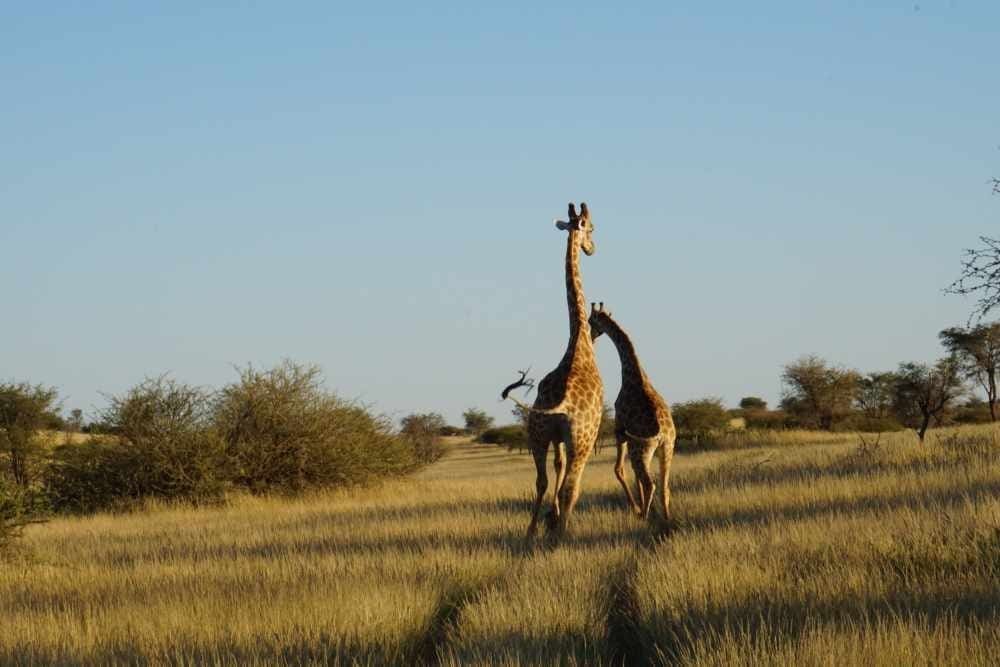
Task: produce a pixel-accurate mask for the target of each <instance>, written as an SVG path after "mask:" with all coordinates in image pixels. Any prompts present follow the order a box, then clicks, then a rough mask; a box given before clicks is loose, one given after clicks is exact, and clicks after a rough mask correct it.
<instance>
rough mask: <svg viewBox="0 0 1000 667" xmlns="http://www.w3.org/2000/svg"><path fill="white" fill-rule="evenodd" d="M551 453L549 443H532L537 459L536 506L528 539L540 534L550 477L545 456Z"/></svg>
mask: <svg viewBox="0 0 1000 667" xmlns="http://www.w3.org/2000/svg"><path fill="white" fill-rule="evenodd" d="M548 453H549V443H547V442H546V443H544V444H543V443H537V442H533V443H531V455H532V457H534V459H535V504H534V507H533V509H532V511H531V524H529V525H528V539H531V538H533V537H535V536H536V535H537V534H538V514H539V512H540V511H541V509H542V501H543V500H544V499H545V492H546V491H548V490H549V477H548V475H547V474H546V472H545V456H546V455H547V454H548Z"/></svg>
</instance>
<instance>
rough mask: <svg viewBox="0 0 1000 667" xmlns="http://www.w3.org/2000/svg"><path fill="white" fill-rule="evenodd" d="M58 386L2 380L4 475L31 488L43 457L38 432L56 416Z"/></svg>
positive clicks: (0, 455) (0, 466) (0, 463)
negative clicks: (55, 387)
mask: <svg viewBox="0 0 1000 667" xmlns="http://www.w3.org/2000/svg"><path fill="white" fill-rule="evenodd" d="M55 402H56V391H55V389H52V388H49V387H44V386H42V385H31V384H28V383H27V382H4V383H0V475H5V476H8V477H9V478H10V479H11V480H12V481H13V482H14V483H15V484H17V485H18V486H20V487H21V488H22V489H27V488H28V487H29V486H30V485H31V483H32V478H33V477H34V473H35V471H36V469H37V467H38V466H39V462H40V461H41V459H42V453H43V447H42V441H41V438H40V437H39V435H38V433H39V431H40V430H42V429H44V428H46V427H47V426H48V425H49V424H50V423H51V422H52V420H53V419H54V418H58V417H57V416H56V415H55V414H54V413H55V410H56V409H57V408H56V405H55Z"/></svg>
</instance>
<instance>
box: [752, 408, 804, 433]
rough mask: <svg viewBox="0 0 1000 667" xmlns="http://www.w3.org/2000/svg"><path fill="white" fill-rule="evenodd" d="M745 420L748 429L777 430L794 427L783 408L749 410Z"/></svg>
mask: <svg viewBox="0 0 1000 667" xmlns="http://www.w3.org/2000/svg"><path fill="white" fill-rule="evenodd" d="M743 420H744V422H745V424H746V427H747V428H748V429H758V430H767V431H777V430H781V429H783V428H792V421H793V420H791V419H789V416H788V415H787V414H785V412H784V411H783V410H747V411H746V412H744V413H743Z"/></svg>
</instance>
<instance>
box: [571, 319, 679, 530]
mask: <svg viewBox="0 0 1000 667" xmlns="http://www.w3.org/2000/svg"><path fill="white" fill-rule="evenodd" d="M590 307H591V310H590V335H591V336H592V337H593V338H594V340H597V338H598V337H599V336H600V335H601V334H607V336H608V338H610V339H611V342H613V343H614V344H615V347H616V348H617V349H618V357H619V359H620V360H621V368H622V388H621V391H619V392H618V398H616V399H615V442H616V443H617V444H618V460H617V462H616V463H615V476H616V477H617V478H618V481H619V482H620V483H621V485H622V488H623V489H625V496H626V497H627V498H628V502H629V505H631V506H632V509H634V510H635V511H636V513H637V514H639V516H641V517H643V518H648V517H649V509H650V507H651V505H652V503H653V489H654V488H655V486H656V485H655V484H654V483H653V478H652V475H650V473H649V463H650V461H651V460H652V458H653V453H654V452H657V450H658V451H659V457H660V505H661V509H662V510H663V518H664V519H669V516H670V515H669V513H668V508H669V505H670V486H669V479H670V461H671V459H673V456H674V440H675V439H676V437H677V431H676V429H675V428H674V420H673V418H672V417H671V416H670V407H669V406H668V405H667V402H666V401H665V400H663V397H662V396H660V394H659V393H658V392H657V391H656V389H655V388H654V387H653V384H652V382H650V381H649V377H648V376H647V375H646V373H645V371H643V370H642V364H640V363H639V357H638V355H637V354H636V352H635V346H634V345H633V344H632V340H631V339H630V338H629V336H628V334H627V333H625V330H624V329H622V328H621V326H620V325H619V324H618V323H617V322H616V321H615V320H614V319H612V317H611V313H610V312H608V311H607V310H605V309H604V304H603V303H601V304H600V306H595V305H594V304H591V305H590ZM626 452H628V454H629V458H630V459H631V462H632V469H633V470H634V471H635V480H636V487H637V488H638V490H639V502H636V500H635V498H634V497H633V496H632V491H631V490H630V489H629V487H628V484H626V483H625V474H624V468H625V454H626Z"/></svg>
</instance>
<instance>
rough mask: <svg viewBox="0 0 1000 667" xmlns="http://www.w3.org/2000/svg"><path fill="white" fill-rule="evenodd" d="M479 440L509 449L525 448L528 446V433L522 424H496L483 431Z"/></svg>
mask: <svg viewBox="0 0 1000 667" xmlns="http://www.w3.org/2000/svg"><path fill="white" fill-rule="evenodd" d="M479 442H482V443H485V444H487V445H502V446H504V447H506V448H507V449H524V448H525V447H527V446H528V433H527V431H526V430H525V428H524V427H523V426H521V425H520V424H510V425H508V426H496V427H494V428H490V429H486V430H485V431H483V433H482V434H481V435H480V436H479Z"/></svg>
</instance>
